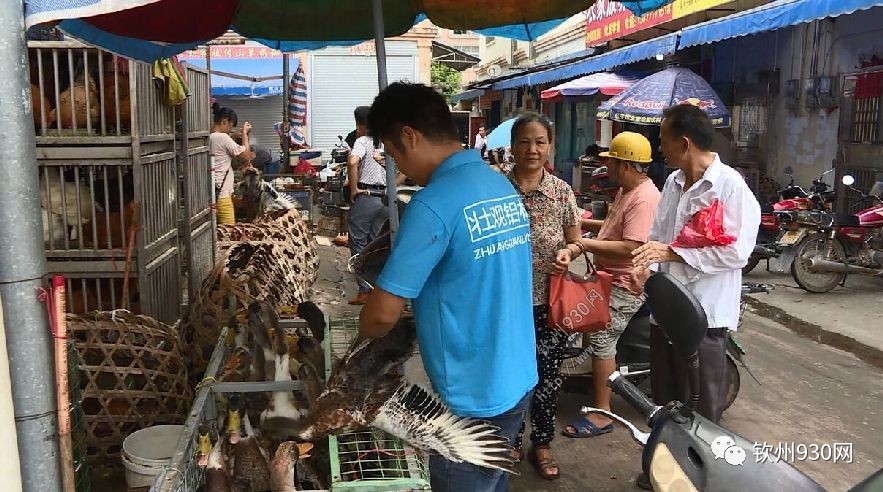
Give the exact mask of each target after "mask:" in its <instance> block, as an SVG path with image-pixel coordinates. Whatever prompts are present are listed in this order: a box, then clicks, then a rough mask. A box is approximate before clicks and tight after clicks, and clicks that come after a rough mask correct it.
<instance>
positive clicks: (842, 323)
mask: <svg viewBox="0 0 883 492" xmlns="http://www.w3.org/2000/svg"><path fill="white" fill-rule="evenodd" d="M322 243H324V244H326V245H325V246H322V247H321V257H322V266H321V269H320V278H319V281H318V282H317V284H316V286H315V289H314V296H313V299H314V301H316V302H317V303H319V304H320V305H321V306H322V307H323V308H324V309H326V310H327V312H328V314H331V315H332V316H341V315H348V316H354V315H356V314H357V312H358V309H357V308H353V307H352V306H348V305H347V304H346V299H348V298H350V297H352V295H353V293H354V291H355V284H354V282H353V281H352V277H351V275H349V274H347V273H345V271H344V270H345V269H344V265H345V262H346V257H347V255H348V254H349V252H348V250H346V249H344V248H336V247H333V246H329V245H328V244H330V243H328V242H327V240H325V239H324V238H323V239H322ZM759 269H762V266H761V267H759ZM747 280H750V281H754V282H769V283H774V284H776V285H777V287H778V288H777V289H776V291H775V292H774V293H772V294H769V295H763V294H759V295H755V296H754V297H759V298H760V301H761V302H763V304H759V303H755V304H754V305H753V306H752V307H751V308H750V312H748V313H746V316H745V320H744V323H743V325H742V329H741V331H740V333H739V334H738V340H739V342H740V343H741V344H742V345H743V346H744V347H745V349H746V350H747V352H748V354H747V356H746V362H747V363H748V365H749V367H750V368H751V370H752V372H753V373H754V374H755V375H756V376H757V377H758V378H759V380H760V382H761V384H760V385H758V384H757V383H756V382H755V381H754V380H753V379H751V377H750V376H748V374H747V372H746V371H744V370H742V371H741V374H742V385H741V390H740V393H739V397H738V399H737V400H736V402H735V403H734V404H733V406H732V407H731V408H730V409H729V410H727V412H726V413H725V414H724V418H723V421H722V425H723V426H725V427H727V428H729V429H731V430H733V431H735V432H736V433H738V434H740V435H742V436H744V437H746V438H747V439H749V440H751V441H755V442H758V443H761V444H763V443H766V444H769V445H771V446H773V447H774V448H775V447H777V446H778V445H779V444H780V443H782V444H783V445H784V444H786V443H794V444H795V445H798V444H805V445H812V444H816V445H819V446H822V445H824V444H828V445H833V444H834V443H850V444H851V445H852V450H853V456H852V458H853V462H852V463H832V462H821V461H817V462H810V461H803V462H797V463H795V465H796V466H797V468H798V469H800V470H801V471H803V472H805V473H807V474H809V475H810V476H811V477H812V478H814V479H815V480H816V481H818V482H819V483H820V484H821V485H822V486H824V487H825V488H826V489H828V490H832V491H836V490H847V489H848V488H849V487H851V486H852V485H854V484H856V483H858V482H859V481H861V480H862V479H863V478H864V477H866V476H868V475H870V474H871V473H873V472H874V471H876V470H878V469H880V468H881V467H883V447H881V446H880V444H881V440H880V437H879V436H880V435H883V434H881V433H883V378H881V368H880V367H879V366H875V365H874V364H872V363H873V362H874V360H875V359H874V357H875V356H874V355H873V354H874V353H875V352H874V350H873V347H872V345H871V344H876V347H877V348H878V349H879V348H881V347H883V335H881V332H880V331H879V329H878V328H879V319H880V314H883V307H881V304H880V303H879V295H880V294H879V292H880V291H881V287H883V281H878V280H876V279H858V278H853V277H850V279H849V280H848V282H847V287H846V288H845V289H844V288H839V289H837V290H836V291H834V292H832V293H829V294H823V295H811V294H806V293H803V292H802V291H797V290H795V289H794V288H792V287H789V285H790V286H793V285H794V284H793V281H792V280H791V279H790V277H786V276H774V277H772V276H769V275H765V274H761V273H760V272H758V273H757V274H752V275H751V276H749V277H748V278H747ZM875 300H876V302H874V301H875ZM770 318H772V319H770ZM819 327H821V328H819ZM812 330H816V332H813V331H812ZM837 335H841V336H839V337H838V336H837ZM878 339H879V340H880V343H877V342H876V341H875V340H878ZM816 340H821V341H822V343H819V342H818V341H816ZM850 340H852V341H850ZM865 346H867V347H870V349H869V350H868V351H866V352H867V353H864V352H862V353H860V355H861V358H860V357H859V356H857V355H856V354H855V353H852V352H861V347H865ZM863 359H864V360H863ZM869 362H872V363H869ZM569 383H570V384H569V385H568V386H569V387H570V389H571V390H574V391H576V392H573V393H566V394H564V395H562V398H561V403H560V406H559V412H558V413H559V417H558V429H559V431H560V429H561V428H563V427H564V426H566V425H567V423H568V422H570V421H571V420H573V419H574V418H576V417H578V415H579V414H578V411H579V408H580V406H582V405H585V404H588V403H590V395H589V394H588V393H589V391H590V390H589V387H590V381H588V380H579V379H577V378H572V380H571V381H570V382H569ZM581 389H585V392H579V390H581ZM614 409H615V410H616V411H617V412H620V413H621V415H623V416H625V417H627V418H629V419H630V420H632V421H633V422H637V420H638V419H637V413H636V412H634V411H633V410H632V409H631V408H629V407H628V406H627V405H626V404H625V403H624V402H622V401H621V400H618V399H617V400H615V401H614ZM644 428H645V429H646V426H644ZM552 446H553V453H554V456H555V458H556V459H557V460H558V462H559V463H560V465H561V470H562V476H561V479H560V480H557V481H554V482H548V481H545V480H543V479H542V478H540V477H539V476H538V475H537V474H536V473H535V472H534V470H533V468H532V467H531V466H530V464H528V463H526V462H525V463H522V464H521V465H520V471H521V474H520V475H519V476H514V477H512V481H511V483H512V490H513V491H516V492H518V491H536V492H543V491H585V490H593V491H626V490H636V488H635V487H634V477H635V475H636V473H637V472H638V470H639V468H640V455H641V449H640V447H639V446H638V445H637V444H636V443H635V442H634V441H633V440H632V439H631V437H630V434H629V433H628V431H627V430H625V429H624V428H622V427H618V428H617V429H616V430H615V431H614V432H613V433H610V434H607V435H603V436H599V437H595V438H589V439H578V440H574V439H568V438H566V437H563V436H562V437H559V438H557V439H555V441H554V442H553V444H552ZM748 458H749V459H753V457H752V456H750V455H749V457H748Z"/></svg>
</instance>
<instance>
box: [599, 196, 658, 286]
mask: <svg viewBox="0 0 883 492" xmlns="http://www.w3.org/2000/svg"><path fill="white" fill-rule="evenodd" d="M659 196H660V194H659V190H658V189H656V185H654V184H653V181H652V180H650V179H645V180H644V181H643V182H641V184H639V185H638V186H636V187H635V188H634V189H632V190H630V191H629V192H627V193H623V190H622V188H620V190H619V192H618V193H617V194H616V199H615V200H613V205H612V206H611V209H610V212H609V213H608V214H607V217H606V218H605V219H604V225H602V226H601V231H600V232H599V233H598V239H600V240H602V241H624V240H628V241H638V242H641V243H646V242H647V237H648V236H649V234H650V226H651V225H652V224H653V213H654V212H655V211H656V206H657V205H658V204H659ZM594 259H595V266H596V267H597V268H599V269H601V270H604V271H605V272H608V273H610V274H612V275H613V283H614V284H615V285H618V286H620V287H622V288H624V289H628V290H629V291H630V292H631V293H633V294H635V295H638V294H640V293H641V289H639V288H638V287H637V286H636V285H633V282H632V269H633V267H632V260H631V259H630V258H627V259H616V258H605V257H603V256H601V255H595V256H594Z"/></svg>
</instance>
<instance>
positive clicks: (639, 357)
mask: <svg viewBox="0 0 883 492" xmlns="http://www.w3.org/2000/svg"><path fill="white" fill-rule="evenodd" d="M773 288H774V287H773V286H772V285H767V284H756V283H750V282H743V283H742V295H743V296H744V295H746V294H757V293H766V294H768V293H769V292H771V291H772V290H773ZM746 307H747V305H746V303H745V301H743V302H742V305H741V309H740V313H739V327H741V326H742V318H743V316H744V314H745V310H746ZM583 345H584V344H583V337H582V334H581V333H575V334H572V335H571V336H570V338H569V340H568V343H567V348H566V349H565V350H564V358H563V361H562V364H561V372H562V373H563V374H564V375H566V376H570V377H575V376H579V377H591V376H592V372H591V368H590V367H588V368H587V369H588V372H585V371H581V369H582V367H583V366H584V364H585V362H586V361H587V360H588V359H589V358H590V357H591V350H590V349H589V348H588V347H583ZM746 353H747V352H746V351H745V348H743V347H742V345H741V344H740V343H739V341H738V340H737V339H736V336H735V335H734V333H733V332H732V331H728V332H727V352H726V356H727V378H728V380H727V393H726V399H725V403H724V407H723V409H724V410H726V409H728V408H730V406H731V405H732V404H733V402H734V401H736V397H737V396H738V395H739V389H740V388H741V385H742V378H741V374H740V371H739V366H741V367H743V368H744V369H745V371H746V372H748V374H749V375H750V376H751V378H752V379H754V381H755V382H757V384H761V383H760V381H759V380H758V379H757V377H756V376H755V375H754V373H752V372H751V369H750V368H749V367H748V365H747V363H746V362H745V360H744V356H745V355H746ZM616 365H617V370H618V371H619V373H620V374H622V375H623V376H624V377H626V378H627V379H629V380H630V381H631V382H632V383H633V384H634V385H636V386H637V387H638V388H640V389H641V391H643V392H644V393H645V394H647V395H650V308H649V305H648V304H647V303H644V304H642V306H641V307H640V308H639V309H638V311H637V312H635V314H633V315H632V318H631V319H630V320H629V323H628V325H627V326H626V328H625V330H624V331H623V332H622V335H620V337H619V340H618V341H617V342H616Z"/></svg>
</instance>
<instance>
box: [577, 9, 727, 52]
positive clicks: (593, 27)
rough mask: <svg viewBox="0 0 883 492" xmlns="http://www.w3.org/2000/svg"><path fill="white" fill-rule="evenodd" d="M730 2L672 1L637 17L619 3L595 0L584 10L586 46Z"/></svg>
mask: <svg viewBox="0 0 883 492" xmlns="http://www.w3.org/2000/svg"><path fill="white" fill-rule="evenodd" d="M729 1H732V0H674V1H673V2H671V3H669V4H668V5H666V6H664V7H660V8H658V9H656V10H654V11H652V12H647V13H646V14H644V15H642V16H640V17H636V16H635V15H634V14H632V12H631V11H630V10H628V9H627V8H625V6H623V5H622V4H621V3H619V2H616V1H614V0H597V1H596V2H595V4H594V5H592V6H591V7H590V8H589V10H588V11H586V46H587V47H591V46H598V45H600V44H604V43H606V42H607V41H611V40H614V39H618V38H622V37H625V36H628V35H629V34H632V33H636V32H638V31H641V30H644V29H647V28H650V27H654V26H658V25H659V24H663V23H665V22H669V21H671V20H674V19H679V18H681V17H685V16H687V15H690V14H694V13H696V12H701V11H703V10H706V9H709V8H712V7H716V6H718V5H721V4H723V3H727V2H729Z"/></svg>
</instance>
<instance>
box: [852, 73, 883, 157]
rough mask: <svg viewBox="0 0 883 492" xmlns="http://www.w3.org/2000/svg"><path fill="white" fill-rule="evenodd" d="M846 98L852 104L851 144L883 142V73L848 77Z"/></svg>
mask: <svg viewBox="0 0 883 492" xmlns="http://www.w3.org/2000/svg"><path fill="white" fill-rule="evenodd" d="M845 83H846V84H845V87H844V89H845V90H844V96H845V97H846V98H847V100H848V101H849V102H851V105H850V109H851V113H850V117H849V119H848V122H849V128H848V132H847V135H848V139H849V141H851V142H859V143H872V142H880V141H883V105H881V104H880V99H881V89H883V71H878V72H867V73H861V74H856V75H848V76H846V80H845Z"/></svg>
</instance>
